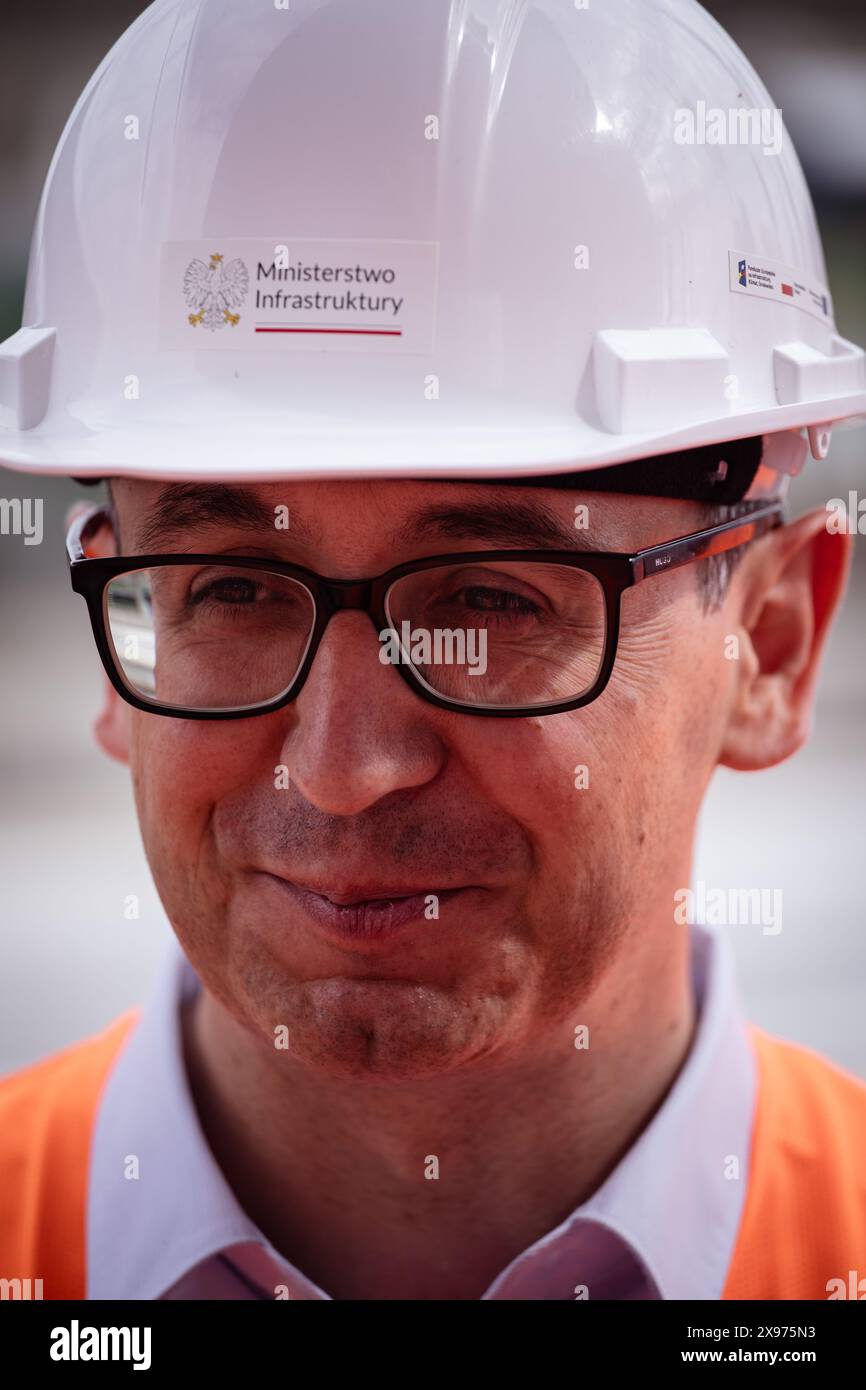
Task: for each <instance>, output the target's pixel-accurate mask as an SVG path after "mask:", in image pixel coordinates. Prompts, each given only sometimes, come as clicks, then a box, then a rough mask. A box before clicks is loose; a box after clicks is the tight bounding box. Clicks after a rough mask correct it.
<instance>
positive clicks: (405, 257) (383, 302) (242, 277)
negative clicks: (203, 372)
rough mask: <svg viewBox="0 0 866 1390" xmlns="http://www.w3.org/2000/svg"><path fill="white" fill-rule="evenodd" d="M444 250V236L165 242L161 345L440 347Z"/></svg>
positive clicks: (311, 348) (347, 348)
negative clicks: (439, 292)
mask: <svg viewBox="0 0 866 1390" xmlns="http://www.w3.org/2000/svg"><path fill="white" fill-rule="evenodd" d="M438 253H439V243H438V242H435V241H373V240H355V241H344V240H336V239H325V240H309V239H305V240H293V239H292V238H291V237H289V238H285V239H283V240H280V239H279V238H262V237H242V238H237V237H234V238H226V237H212V238H211V239H210V240H209V241H207V242H204V241H167V242H164V243H163V247H162V264H161V293H160V325H159V327H160V337H159V341H160V347H162V348H168V349H177V348H185V349H187V350H189V349H192V350H194V351H197V350H199V349H202V348H224V349H225V348H227V349H229V350H230V351H235V352H236V351H237V350H238V349H244V350H246V349H253V350H265V351H267V350H270V351H273V350H285V349H294V350H296V351H297V350H302V351H305V352H311V351H312V352H334V351H339V352H371V351H372V352H392V353H393V352H398V353H429V352H432V350H433V332H434V323H435V309H436V287H437V278H438Z"/></svg>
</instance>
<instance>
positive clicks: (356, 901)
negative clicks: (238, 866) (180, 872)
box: [264, 871, 474, 949]
mask: <svg viewBox="0 0 866 1390" xmlns="http://www.w3.org/2000/svg"><path fill="white" fill-rule="evenodd" d="M264 877H265V878H267V879H270V880H271V882H272V883H274V884H276V885H278V886H279V888H280V889H281V890H282V892H283V893H285V894H286V895H287V896H288V897H289V898H290V899H291V900H292V901H293V902H294V903H295V904H296V905H297V906H298V907H299V908H301V910H302V911H303V912H304V914H305V916H306V917H307V918H308V919H309V920H311V921H313V922H315V923H317V924H318V926H319V927H320V928H322V929H324V931H325V933H326V934H327V935H328V936H330V937H332V938H333V939H335V940H337V939H340V940H342V941H352V942H353V943H355V944H356V945H364V946H368V947H370V948H371V949H372V948H373V947H374V946H375V944H376V943H378V942H386V941H388V940H389V939H390V938H391V937H392V936H395V935H396V934H397V933H398V932H399V931H402V930H403V929H404V928H409V927H411V926H412V925H413V924H414V925H415V926H417V925H420V924H421V923H423V924H424V925H425V926H427V927H430V928H435V926H436V923H437V921H438V919H439V905H440V904H442V905H444V904H445V903H447V902H448V901H450V899H452V898H455V897H457V896H458V894H460V893H463V892H466V891H471V890H472V888H473V887H474V885H467V886H466V888H463V887H457V888H441V887H439V888H437V887H431V886H429V885H428V886H425V887H424V888H421V889H418V888H415V889H407V887H406V885H405V884H404V885H402V886H401V888H400V891H399V892H395V891H394V889H393V888H392V887H389V889H387V890H386V889H385V888H384V887H383V886H382V885H381V884H365V885H364V887H363V889H361V888H360V887H358V886H354V887H348V886H347V885H345V884H343V885H341V887H340V889H339V890H337V889H336V888H334V887H328V888H327V889H324V888H323V887H322V886H321V885H319V886H318V887H316V888H310V887H308V886H307V885H305V884H300V883H298V882H296V881H295V880H294V879H289V878H284V877H283V876H282V875H281V874H272V873H269V872H268V871H264ZM431 900H435V903H436V907H435V911H433V912H432V913H431V912H430V911H429V910H428V909H429V908H430V906H431Z"/></svg>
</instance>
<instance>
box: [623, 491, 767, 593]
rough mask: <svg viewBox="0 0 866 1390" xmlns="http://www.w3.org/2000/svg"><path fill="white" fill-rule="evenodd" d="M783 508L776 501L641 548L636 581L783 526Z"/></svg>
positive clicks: (636, 561)
mask: <svg viewBox="0 0 866 1390" xmlns="http://www.w3.org/2000/svg"><path fill="white" fill-rule="evenodd" d="M783 510H784V509H783V505H782V503H781V502H775V503H773V504H772V505H771V506H767V507H761V508H760V510H758V511H754V512H751V513H749V515H748V516H744V517H736V518H735V519H734V520H733V521H726V522H723V523H722V525H720V526H711V527H709V528H708V529H707V530H706V531H694V532H693V533H692V534H691V535H689V536H681V537H680V538H679V539H678V540H675V541H668V542H666V544H664V545H653V546H650V547H649V548H648V549H646V550H639V551H638V553H637V554H636V555H633V556H632V557H631V567H632V576H633V579H634V583H635V584H638V583H639V582H640V581H641V580H642V579H651V578H652V576H653V575H655V574H663V573H664V572H665V571H666V570H672V569H678V568H679V566H680V565H689V564H691V562H692V561H693V560H706V559H708V557H709V556H710V555H722V554H724V553H725V551H728V550H735V549H736V548H737V546H740V545H745V544H746V542H747V541H753V540H756V539H757V538H758V536H762V535H764V533H765V532H766V531H770V530H772V529H773V528H774V527H776V526H781V524H782V520H783Z"/></svg>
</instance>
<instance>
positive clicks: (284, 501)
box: [110, 482, 731, 1077]
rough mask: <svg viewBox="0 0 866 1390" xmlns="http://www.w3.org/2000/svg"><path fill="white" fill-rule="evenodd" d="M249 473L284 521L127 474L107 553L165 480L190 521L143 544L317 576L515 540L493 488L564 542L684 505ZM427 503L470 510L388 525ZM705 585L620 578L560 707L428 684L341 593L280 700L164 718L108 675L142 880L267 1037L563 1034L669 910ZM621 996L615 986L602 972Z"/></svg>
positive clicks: (709, 637)
mask: <svg viewBox="0 0 866 1390" xmlns="http://www.w3.org/2000/svg"><path fill="white" fill-rule="evenodd" d="M249 490H250V491H252V492H254V493H255V495H256V497H257V498H258V499H259V500H260V501H262V502H264V503H265V504H266V506H267V508H268V509H269V511H270V512H272V513H273V512H274V509H276V508H279V507H288V509H289V517H290V524H289V527H288V529H287V530H284V529H276V528H268V529H267V530H259V531H258V532H255V533H251V531H250V529H249V527H248V526H244V525H242V524H241V523H240V521H239V522H238V523H237V524H236V523H235V522H234V521H232V520H230V519H228V518H224V519H221V518H214V517H211V518H210V519H209V520H207V521H202V522H199V521H198V520H197V519H196V516H195V508H194V507H191V506H190V505H189V504H187V503H185V502H184V501H183V499H182V498H181V497H180V489H177V488H175V489H174V490H173V491H172V489H171V488H170V487H169V488H168V489H167V488H166V485H164V484H161V483H157V482H117V483H115V485H114V497H115V502H116V505H117V511H118V516H119V521H120V530H121V543H122V552H123V553H124V554H134V553H141V552H142V551H143V550H144V549H145V547H144V546H143V545H142V544H141V537H142V535H143V528H144V525H145V523H146V522H147V521H148V520H149V519H150V516H151V512H152V509H153V507H154V504H155V503H156V502H157V500H158V499H159V498H160V497H162V498H163V499H164V498H166V497H168V499H169V500H170V501H171V500H172V497H173V492H174V495H176V497H177V499H178V500H177V505H176V506H174V507H173V510H174V515H175V517H176V518H177V519H179V520H181V521H182V527H181V530H180V531H179V532H178V533H177V534H174V535H173V536H172V537H171V543H168V542H166V543H165V544H162V545H157V546H153V545H152V544H151V545H150V546H148V547H147V549H149V550H150V551H153V550H154V549H162V550H171V551H179V552H182V551H190V552H192V551H204V552H212V553H230V552H233V553H235V554H254V555H261V556H266V557H271V558H275V559H283V560H286V561H290V562H294V563H298V564H301V565H304V566H306V567H308V568H310V569H313V570H316V571H318V572H319V573H321V574H324V575H327V576H328V577H331V578H358V577H364V576H372V575H375V574H378V573H381V572H383V571H384V570H387V569H389V568H390V567H392V566H394V565H396V564H399V563H401V562H402V561H405V560H410V559H413V558H416V557H419V556H422V555H425V554H426V555H432V554H440V553H443V552H451V551H459V550H470V549H478V548H484V547H485V546H487V545H489V546H490V547H491V548H494V547H497V546H507V545H509V544H511V545H512V546H514V547H515V548H516V547H518V546H520V545H522V544H531V542H529V541H527V540H516V539H512V540H510V541H509V539H507V537H505V536H502V537H500V535H499V532H498V531H496V529H495V525H494V516H493V514H494V513H496V512H497V511H498V510H499V509H502V508H506V509H508V510H509V512H512V513H513V511H514V509H515V508H519V509H525V508H531V509H535V510H536V511H537V510H538V509H544V511H545V512H546V514H547V518H548V520H549V521H551V522H552V523H553V524H554V525H558V526H559V527H561V531H562V537H563V539H562V541H561V542H560V545H562V546H568V545H571V546H573V547H574V549H576V550H579V549H588V548H600V549H607V550H620V551H630V550H636V549H639V548H640V547H642V546H646V545H651V544H653V543H655V542H658V541H662V540H665V539H667V538H669V537H672V536H675V535H680V534H684V533H686V532H688V531H689V530H692V529H695V528H696V527H697V526H699V525H700V524H701V517H700V513H699V510H698V509H697V508H696V507H694V506H693V505H692V504H689V503H685V502H663V501H659V500H655V499H639V498H631V497H615V496H612V495H587V496H584V497H580V496H579V495H578V494H571V493H567V492H557V491H555V490H546V489H536V488H520V489H519V490H518V489H513V488H496V487H490V486H486V485H480V484H474V483H462V482H460V483H448V484H443V483H416V482H334V483H297V484H294V485H291V486H289V485H287V484H284V483H280V484H273V485H271V484H268V485H264V484H262V485H256V486H254V487H253V488H251V489H249ZM577 501H580V502H584V503H587V504H588V508H589V527H588V529H587V530H576V529H575V526H574V512H575V502H577ZM443 507H445V508H449V509H452V508H453V509H457V511H458V512H460V513H461V514H462V520H461V519H460V517H458V518H457V520H455V519H454V517H451V518H450V519H449V520H448V522H447V523H445V526H444V530H445V534H444V536H443V530H442V529H441V528H442V525H443V523H442V522H441V518H440V521H439V522H438V523H437V525H434V524H432V523H431V524H429V525H426V526H425V527H423V528H422V530H423V534H424V536H425V539H424V541H423V542H421V543H419V542H418V541H417V540H414V541H412V542H411V543H409V542H407V541H405V540H404V539H401V537H403V536H405V534H406V533H407V532H408V530H409V529H410V527H409V523H410V521H412V522H416V521H417V519H418V516H419V514H422V513H424V512H426V511H427V510H428V509H430V510H435V511H436V512H437V513H440V512H441V510H442V508H443ZM496 524H498V523H496ZM547 544H549V545H551V546H553V545H554V544H555V542H553V541H548V542H547ZM697 584H698V581H697V575H696V568H695V567H694V566H692V567H687V568H685V569H683V570H680V571H674V572H671V573H669V574H667V575H665V576H664V577H660V578H658V579H657V580H656V579H654V580H652V581H650V582H647V583H645V584H642V585H640V586H638V587H637V588H635V589H633V590H629V591H628V592H627V593H626V594H625V595H624V599H623V612H622V631H621V636H620V642H619V649H618V655H617V662H616V666H615V669H614V673H613V676H612V678H611V681H610V683H609V685H608V687H607V689H606V690H605V691H604V692H603V694H602V695H601V696H600V697H599V698H598V699H597V700H595V701H594V702H593V703H592V704H590V705H588V706H586V707H585V708H583V709H579V710H576V711H573V712H570V713H565V714H557V715H551V716H546V717H543V718H541V717H528V718H525V717H524V718H514V719H510V718H509V719H490V718H479V717H477V716H476V717H473V716H471V715H467V714H463V713H459V712H454V711H449V710H445V709H439V708H437V707H435V706H433V705H430V704H428V703H426V702H424V701H423V700H422V699H420V698H419V697H418V696H417V695H416V694H415V693H414V692H413V690H412V689H410V688H409V687H408V686H407V685H406V683H405V682H404V681H403V679H402V678H401V676H400V675H399V674H398V672H397V671H396V670H395V669H394V668H393V666H391V665H387V664H383V663H382V661H380V659H379V652H380V643H379V639H378V636H377V633H376V630H375V628H374V626H373V625H372V623H371V622H370V619H369V618H368V616H367V615H366V614H364V613H359V612H352V611H346V612H341V613H338V614H337V615H336V616H335V617H334V618H333V619H332V620H331V622H330V625H329V627H328V629H327V632H326V634H325V636H324V639H323V641H322V644H321V647H320V648H319V651H318V654H317V657H316V660H315V662H314V665H313V668H312V671H311V673H310V675H309V678H308V680H307V682H306V685H305V686H304V688H303V690H302V691H301V694H300V696H299V697H298V698H297V700H296V701H295V702H294V703H293V704H291V705H289V706H287V707H286V708H285V709H282V710H279V711H277V712H276V713H272V714H268V715H264V716H258V717H255V718H247V719H238V720H228V721H207V720H204V721H194V720H182V719H171V718H164V717H159V716H156V715H153V714H147V713H143V712H139V711H137V710H134V709H132V708H130V707H129V706H127V705H124V704H122V703H121V702H120V701H119V700H117V697H116V696H112V697H110V698H111V699H112V701H114V702H116V706H115V708H114V709H113V713H112V715H111V718H112V719H113V720H114V722H115V724H116V725H117V726H118V727H121V728H122V729H123V734H122V741H123V743H124V745H125V753H126V756H128V758H129V762H130V765H131V769H132V773H133V778H134V785H135V794H136V801H137V807H138V814H139V819H140V823H141V829H142V835H143V839H144V845H145V849H146V852H147V855H148V859H149V862H150V865H151V869H152V871H153V875H154V878H155V881H156V885H157V889H158V891H159V893H160V896H161V898H162V901H163V904H164V906H165V908H166V911H167V913H168V916H169V918H170V920H171V922H172V924H173V926H174V928H175V931H176V932H177V935H178V937H179V939H180V941H181V943H182V945H183V947H184V949H185V951H186V953H187V955H188V957H189V959H190V960H191V962H192V964H193V966H194V967H195V969H196V970H197V972H198V973H199V975H200V976H201V978H202V980H203V981H204V983H205V985H206V986H207V988H208V989H209V990H210V992H211V993H212V994H213V995H214V996H215V997H216V998H217V999H218V1000H219V1001H220V1002H221V1003H222V1005H223V1006H224V1007H225V1008H226V1009H227V1010H228V1011H229V1012H230V1013H231V1014H232V1015H233V1016H234V1018H235V1019H237V1020H238V1021H239V1022H240V1023H241V1024H243V1025H244V1026H245V1027H246V1028H247V1029H248V1030H249V1031H250V1032H251V1033H252V1034H253V1035H254V1036H255V1037H257V1038H258V1039H259V1040H260V1041H261V1044H262V1046H263V1047H264V1048H269V1049H271V1052H273V1046H274V1036H275V1034H274V1030H275V1029H276V1028H278V1027H280V1026H281V1025H284V1026H286V1027H287V1028H288V1030H289V1045H290V1048H291V1051H292V1053H293V1055H294V1056H296V1057H298V1058H301V1059H303V1060H305V1061H307V1062H309V1063H312V1064H314V1065H316V1066H318V1067H322V1068H325V1069H327V1070H328V1071H330V1072H331V1073H332V1074H333V1073H336V1074H342V1075H344V1076H350V1075H351V1076H355V1077H361V1076H363V1075H365V1074H368V1075H378V1076H384V1075H387V1076H392V1077H413V1076H421V1075H432V1074H436V1073H442V1072H447V1071H449V1070H452V1069H454V1068H459V1067H466V1066H467V1065H469V1064H472V1065H475V1066H481V1065H485V1064H487V1063H491V1064H494V1065H495V1064H496V1063H497V1061H503V1060H509V1059H511V1060H514V1058H515V1057H517V1056H519V1054H520V1053H521V1052H523V1051H525V1050H526V1049H527V1048H528V1047H531V1051H532V1055H533V1057H534V1058H536V1059H537V1058H538V1057H539V1055H543V1054H544V1053H545V1052H547V1051H553V1050H556V1051H559V1052H560V1053H561V1051H562V1048H563V1046H566V1047H567V1046H568V1039H569V1037H570V1036H572V1035H573V1030H574V1028H575V1027H576V1026H577V1025H578V1024H580V1023H584V1022H587V1020H588V1012H587V1009H586V1005H587V1003H588V1001H589V999H590V996H591V995H592V994H593V992H594V991H596V990H598V989H600V988H604V987H605V982H607V988H610V987H611V986H610V982H611V980H613V979H616V980H617V981H618V986H617V989H618V990H619V989H621V987H622V985H623V984H624V982H625V981H627V980H628V979H629V978H630V977H632V978H634V979H635V980H640V981H642V984H641V986H640V987H641V988H642V989H645V988H646V987H647V973H646V972H647V971H649V970H651V969H652V963H653V959H654V958H655V959H658V958H659V954H658V953H660V952H661V953H664V952H665V951H666V950H668V949H669V946H670V941H671V937H672V934H673V932H674V931H675V930H676V929H675V927H674V925H673V893H674V891H675V889H676V888H677V887H678V886H682V885H685V884H687V883H688V881H689V878H688V875H689V860H690V851H691V840H692V835H693V829H694V821H695V817H696V813H697V810H698V807H699V804H700V801H701V799H702V796H703V792H704V789H705V787H706V783H707V780H708V778H709V776H710V774H711V772H712V769H713V767H714V766H715V763H716V761H717V758H718V754H719V745H720V741H721V738H722V733H723V729H724V723H725V707H726V690H728V689H729V688H730V684H729V683H730V680H731V675H730V671H731V663H730V662H728V661H726V660H725V657H724V635H725V616H724V609H722V610H720V611H719V612H718V613H710V614H709V615H707V614H705V613H704V612H703V609H702V605H701V603H700V601H699V591H698V587H697ZM281 767H284V768H286V769H287V774H288V776H287V778H286V777H278V775H277V770H278V769H279V768H281ZM580 769H585V772H581V771H579V770H580ZM576 781H577V783H578V784H579V785H577V786H576V785H575V784H576ZM278 782H279V783H280V784H281V785H279V786H278V785H277V783H278ZM283 782H287V785H282V783H283ZM298 889H300V890H302V891H301V892H299V891H297V890H298ZM304 890H306V891H307V892H311V893H312V894H314V895H315V896H312V897H310V896H305V892H304ZM412 894H420V895H422V896H423V898H424V899H425V901H427V902H428V907H427V912H429V913H430V914H431V915H426V914H425V912H424V911H422V912H419V913H416V914H415V915H414V916H412V917H411V918H410V920H408V921H405V922H403V923H402V925H399V924H398V925H397V926H396V927H395V928H394V929H393V930H391V931H381V930H373V931H371V932H370V933H369V934H363V933H361V934H358V933H357V931H356V932H355V934H350V933H348V932H346V931H345V930H343V929H341V927H340V926H339V924H338V920H337V919H338V918H339V917H340V916H341V913H340V905H341V904H346V903H349V902H358V901H359V900H374V901H375V900H382V899H389V898H397V897H400V896H403V895H412ZM430 899H434V900H437V899H438V916H436V915H433V914H434V913H435V908H433V907H432V906H430V905H429V900H430ZM334 903H336V904H337V907H336V908H334V907H333V904H334ZM382 911H383V909H381V908H378V909H376V908H374V909H372V910H371V914H370V920H371V921H376V922H378V923H380V924H381V921H382ZM342 915H343V916H345V912H344V913H343V914H342ZM363 916H364V914H363V910H361V911H360V912H358V913H356V914H354V916H353V919H352V920H353V921H355V922H356V923H357V919H358V918H359V917H360V919H361V920H362V921H363ZM395 920H396V918H395ZM614 967H615V969H614ZM614 1006H616V1007H620V1008H624V1007H627V1004H626V1003H625V1002H624V1000H623V999H621V998H620V997H619V994H618V992H617V991H614V993H613V995H612V997H611V998H610V999H609V1001H608V1007H614Z"/></svg>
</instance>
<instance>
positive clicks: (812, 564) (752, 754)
mask: <svg viewBox="0 0 866 1390" xmlns="http://www.w3.org/2000/svg"><path fill="white" fill-rule="evenodd" d="M852 549H853V546H852V538H851V537H850V536H848V535H840V534H836V533H832V532H830V531H828V529H827V512H826V511H825V510H819V511H814V512H810V513H809V514H808V515H807V516H804V517H800V518H799V520H797V521H794V522H791V523H790V524H789V525H787V526H785V527H782V528H780V529H779V530H777V531H773V532H771V533H770V534H769V535H768V536H766V537H765V538H764V539H763V540H762V541H761V542H759V543H758V545H756V546H755V548H754V550H753V552H752V554H751V555H749V556H747V557H746V559H745V560H744V561H743V564H742V566H741V569H740V571H739V573H738V574H737V575H736V582H735V585H734V586H733V592H732V594H731V597H732V598H733V597H734V596H735V595H736V603H737V608H738V618H739V630H738V632H737V636H738V638H739V659H738V661H737V662H736V663H735V664H736V675H735V682H734V691H733V697H732V704H731V707H730V710H729V717H728V722H727V726H726V728H725V731H724V736H723V740H722V748H721V752H720V755H719V762H720V763H721V764H722V766H724V767H731V768H736V769H738V770H741V771H753V770H755V769H758V768H764V767H772V766H773V765H774V764H776V763H780V762H782V761H783V760H784V759H785V758H788V757H790V755H791V754H792V753H794V752H796V750H797V749H798V748H799V747H801V745H802V744H803V743H805V741H806V739H807V738H808V736H809V730H810V727H811V719H812V706H813V703H814V697H815V686H816V682H817V679H818V672H819V669H820V663H821V653H822V651H823V647H824V642H825V640H826V637H827V633H828V631H829V628H830V624H831V622H832V620H833V616H834V614H835V613H836V610H837V609H838V607H839V603H840V600H841V598H842V594H843V592H844V589H845V581H846V579H847V576H848V569H849V566H850V563H851V554H852Z"/></svg>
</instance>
